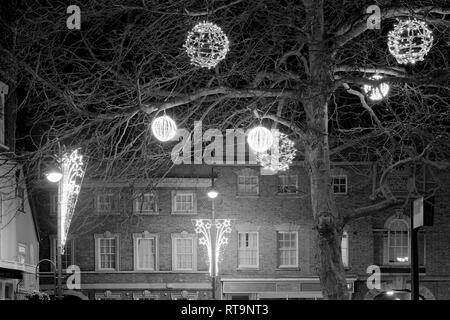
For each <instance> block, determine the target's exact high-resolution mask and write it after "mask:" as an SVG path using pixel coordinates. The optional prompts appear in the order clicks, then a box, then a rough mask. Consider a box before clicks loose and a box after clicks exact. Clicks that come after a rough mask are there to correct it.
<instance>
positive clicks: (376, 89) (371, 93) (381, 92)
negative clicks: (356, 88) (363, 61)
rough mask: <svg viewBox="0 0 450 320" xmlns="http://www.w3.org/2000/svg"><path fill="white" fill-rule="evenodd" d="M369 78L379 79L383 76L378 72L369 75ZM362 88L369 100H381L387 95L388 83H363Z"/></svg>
mask: <svg viewBox="0 0 450 320" xmlns="http://www.w3.org/2000/svg"><path fill="white" fill-rule="evenodd" d="M369 79H370V80H381V79H383V77H382V76H381V75H379V74H375V75H373V76H371V77H369ZM363 89H364V92H365V93H366V95H367V96H368V97H369V99H370V100H373V101H377V100H381V99H383V98H385V97H386V96H387V95H388V93H389V89H390V86H389V84H388V83H386V82H382V83H380V84H378V85H376V86H372V85H368V84H365V85H364V87H363Z"/></svg>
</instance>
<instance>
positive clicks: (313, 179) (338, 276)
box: [303, 0, 348, 300]
mask: <svg viewBox="0 0 450 320" xmlns="http://www.w3.org/2000/svg"><path fill="white" fill-rule="evenodd" d="M304 2H305V6H306V8H307V12H308V17H310V18H309V19H308V20H309V21H308V22H309V23H310V27H311V41H310V45H309V62H310V81H311V85H310V90H309V92H308V94H307V96H306V97H305V99H304V101H303V104H304V109H305V112H306V122H307V132H306V141H305V162H306V168H307V171H308V174H309V177H310V184H311V205H312V211H313V216H314V226H315V229H316V231H317V234H316V235H317V243H318V248H319V256H320V258H319V261H318V262H319V266H318V267H319V277H320V283H321V286H322V292H323V295H324V298H325V299H339V300H340V299H348V290H347V282H346V279H345V272H344V267H343V264H342V257H341V250H340V249H341V238H342V227H341V225H342V224H341V219H340V217H339V213H338V211H337V208H336V205H335V200H334V196H333V192H332V189H331V181H330V178H331V166H330V153H329V145H328V100H329V98H330V94H331V88H332V78H331V72H330V60H329V59H330V57H329V53H328V50H327V46H326V42H325V41H324V23H323V0H319V1H317V0H304Z"/></svg>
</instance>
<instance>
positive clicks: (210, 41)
mask: <svg viewBox="0 0 450 320" xmlns="http://www.w3.org/2000/svg"><path fill="white" fill-rule="evenodd" d="M183 47H184V48H185V49H186V53H187V55H188V56H189V58H190V59H191V63H192V64H193V65H196V66H199V67H202V68H208V69H211V68H214V67H215V66H216V65H217V64H218V63H219V62H220V61H222V60H223V59H225V56H226V54H227V53H228V50H229V49H230V42H229V41H228V37H227V36H226V34H225V33H224V32H223V31H222V29H221V28H220V27H219V26H217V25H216V24H214V23H211V22H200V23H198V24H196V25H195V26H194V28H193V29H192V31H189V33H188V35H187V38H186V42H185V43H184V45H183Z"/></svg>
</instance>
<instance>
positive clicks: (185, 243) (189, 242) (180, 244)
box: [172, 236, 197, 271]
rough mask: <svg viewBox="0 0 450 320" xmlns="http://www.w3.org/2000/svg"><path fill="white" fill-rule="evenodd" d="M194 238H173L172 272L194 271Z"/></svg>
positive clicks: (195, 263)
mask: <svg viewBox="0 0 450 320" xmlns="http://www.w3.org/2000/svg"><path fill="white" fill-rule="evenodd" d="M196 243H197V242H196V237H195V236H173V238H172V253H173V265H172V267H173V270H180V271H183V270H196V269H197V259H196V255H197V254H196V247H195V246H196Z"/></svg>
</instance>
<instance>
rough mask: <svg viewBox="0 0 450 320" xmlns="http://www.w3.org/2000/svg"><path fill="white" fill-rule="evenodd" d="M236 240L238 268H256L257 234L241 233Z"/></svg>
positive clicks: (257, 264) (257, 263)
mask: <svg viewBox="0 0 450 320" xmlns="http://www.w3.org/2000/svg"><path fill="white" fill-rule="evenodd" d="M238 238H239V241H238V267H239V268H258V266H259V261H258V260H259V259H258V233H257V232H242V233H239V234H238Z"/></svg>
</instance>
